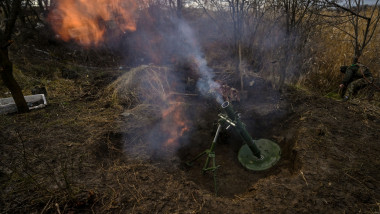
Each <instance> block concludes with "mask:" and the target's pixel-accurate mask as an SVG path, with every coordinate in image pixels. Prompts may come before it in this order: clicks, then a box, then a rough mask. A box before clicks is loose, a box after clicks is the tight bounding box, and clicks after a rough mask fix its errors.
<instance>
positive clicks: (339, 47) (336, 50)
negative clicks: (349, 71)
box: [301, 23, 380, 94]
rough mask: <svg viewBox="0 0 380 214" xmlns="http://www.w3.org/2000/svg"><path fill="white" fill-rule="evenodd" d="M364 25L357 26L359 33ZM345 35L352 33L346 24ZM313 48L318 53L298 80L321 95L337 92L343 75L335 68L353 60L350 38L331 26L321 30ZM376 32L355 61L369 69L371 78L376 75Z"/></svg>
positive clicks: (379, 40) (379, 62)
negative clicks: (307, 70)
mask: <svg viewBox="0 0 380 214" xmlns="http://www.w3.org/2000/svg"><path fill="white" fill-rule="evenodd" d="M365 26H366V25H365V24H363V25H361V29H359V32H362V31H364V28H365ZM339 27H340V28H344V29H345V30H347V32H350V33H352V32H353V28H352V26H351V25H350V24H349V23H346V24H345V25H343V26H339ZM312 42H313V46H314V47H316V48H317V49H318V52H317V53H316V54H315V57H314V58H313V64H312V66H311V67H310V72H309V73H308V74H307V75H305V76H303V77H302V81H301V82H302V84H305V85H306V86H308V87H309V88H311V89H312V90H314V91H319V92H322V94H326V93H329V92H330V93H331V92H335V93H336V92H337V91H338V85H339V83H340V82H341V80H342V78H343V75H342V74H341V73H340V71H339V68H340V66H341V65H350V64H351V63H352V59H353V56H354V47H353V45H352V38H351V37H350V36H349V35H347V34H346V33H344V32H342V31H341V30H339V29H338V28H336V27H334V26H322V27H321V29H320V33H319V34H318V37H317V38H315V39H314V41H312ZM379 44H380V28H377V30H376V32H375V34H374V36H373V38H372V40H371V42H370V43H369V44H368V46H367V47H366V48H365V49H364V52H363V55H362V56H361V58H360V59H359V60H360V62H361V63H363V64H365V65H366V66H368V67H369V69H370V70H371V72H372V74H373V75H374V76H375V77H376V78H379V74H380V58H379V53H380V46H379Z"/></svg>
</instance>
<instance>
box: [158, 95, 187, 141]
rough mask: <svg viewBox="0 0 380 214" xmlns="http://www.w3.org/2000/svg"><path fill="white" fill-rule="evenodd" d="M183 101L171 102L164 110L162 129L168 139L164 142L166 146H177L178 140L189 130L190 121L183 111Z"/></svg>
mask: <svg viewBox="0 0 380 214" xmlns="http://www.w3.org/2000/svg"><path fill="white" fill-rule="evenodd" d="M183 104H184V103H183V102H171V103H170V106H169V107H168V108H167V109H164V110H163V111H162V118H163V124H162V131H164V132H165V133H166V136H167V139H166V141H165V143H164V144H163V145H164V146H166V147H177V146H178V140H179V138H180V137H182V136H183V135H184V134H185V133H186V132H187V131H189V121H188V119H187V118H186V114H185V112H184V111H183Z"/></svg>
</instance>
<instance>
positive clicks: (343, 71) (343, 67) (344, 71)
mask: <svg viewBox="0 0 380 214" xmlns="http://www.w3.org/2000/svg"><path fill="white" fill-rule="evenodd" d="M347 68H348V66H347V65H342V66H340V72H342V73H346V70H347Z"/></svg>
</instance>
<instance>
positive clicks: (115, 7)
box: [49, 0, 138, 46]
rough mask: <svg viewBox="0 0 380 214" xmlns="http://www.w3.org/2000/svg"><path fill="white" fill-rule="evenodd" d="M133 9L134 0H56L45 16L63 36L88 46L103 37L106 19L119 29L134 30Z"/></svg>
mask: <svg viewBox="0 0 380 214" xmlns="http://www.w3.org/2000/svg"><path fill="white" fill-rule="evenodd" d="M137 9H138V5H137V3H136V2H135V0H58V2H57V8H56V9H55V10H54V11H53V12H52V13H51V14H50V15H49V20H50V22H51V23H52V26H53V29H54V30H55V31H56V32H57V33H58V34H59V35H60V36H61V37H62V39H63V40H65V41H68V40H70V39H74V40H76V41H77V42H79V43H80V44H82V45H85V46H89V45H92V44H94V45H97V44H99V43H100V42H102V41H104V33H105V32H106V28H107V23H108V22H114V23H115V24H116V26H117V27H118V28H119V29H120V31H122V32H125V31H135V30H136V22H135V18H134V17H135V13H136V11H137Z"/></svg>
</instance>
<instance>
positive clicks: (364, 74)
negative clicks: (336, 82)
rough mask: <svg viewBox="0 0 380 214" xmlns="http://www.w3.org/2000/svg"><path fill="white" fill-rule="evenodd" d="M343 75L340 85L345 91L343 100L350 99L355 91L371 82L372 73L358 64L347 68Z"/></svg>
mask: <svg viewBox="0 0 380 214" xmlns="http://www.w3.org/2000/svg"><path fill="white" fill-rule="evenodd" d="M343 73H344V74H345V75H344V78H343V81H342V84H343V85H344V86H345V87H346V89H347V90H346V92H345V94H344V97H345V98H349V97H351V95H352V94H353V93H354V92H355V91H357V90H358V89H361V88H363V87H365V86H367V85H369V84H371V83H372V82H373V77H372V73H371V72H370V71H369V69H368V68H367V67H366V66H364V65H362V64H360V63H357V64H353V65H351V66H348V68H347V69H346V70H345V71H344V72H343Z"/></svg>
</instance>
